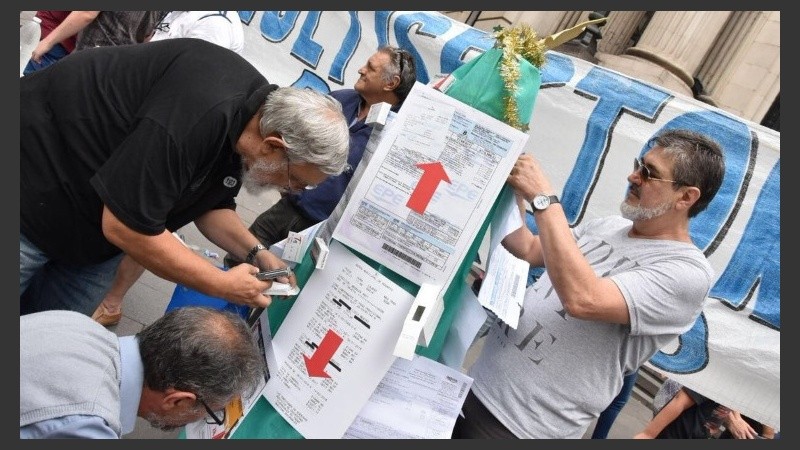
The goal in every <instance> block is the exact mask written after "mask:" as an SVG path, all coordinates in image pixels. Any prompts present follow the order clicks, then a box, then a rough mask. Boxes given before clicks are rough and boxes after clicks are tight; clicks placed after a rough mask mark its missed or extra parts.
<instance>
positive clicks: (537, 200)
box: [531, 194, 561, 212]
mask: <svg viewBox="0 0 800 450" xmlns="http://www.w3.org/2000/svg"><path fill="white" fill-rule="evenodd" d="M553 203H561V200H559V199H558V197H556V196H555V195H547V194H536V195H535V196H534V197H533V200H531V208H533V211H534V212H535V211H544V210H545V209H547V207H548V206H550V205H552V204H553Z"/></svg>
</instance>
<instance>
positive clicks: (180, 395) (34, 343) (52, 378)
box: [19, 307, 265, 439]
mask: <svg viewBox="0 0 800 450" xmlns="http://www.w3.org/2000/svg"><path fill="white" fill-rule="evenodd" d="M19 341H20V352H19V363H20V370H19V374H20V390H19V394H20V395H19V398H20V406H19V424H20V427H19V436H20V438H33V439H45V438H84V439H116V438H119V437H120V436H122V435H125V434H128V433H130V432H131V431H133V429H134V427H135V424H136V417H137V416H138V417H141V418H143V419H145V420H147V421H148V422H149V423H150V425H152V426H153V427H156V428H158V429H161V430H163V431H170V430H173V429H176V428H178V427H181V426H184V425H186V424H188V423H191V422H195V421H197V420H201V419H203V418H206V420H222V418H221V417H220V416H219V415H218V413H215V412H214V411H215V410H220V409H223V408H224V406H225V405H226V404H228V402H230V401H231V400H232V399H234V398H236V397H237V396H242V395H243V396H249V395H251V394H252V392H253V391H254V390H255V389H257V388H258V386H259V381H262V382H263V377H264V370H265V366H264V364H265V363H264V356H263V354H262V353H261V351H260V350H259V348H258V346H257V345H256V344H255V342H254V341H253V337H252V334H251V332H250V328H249V327H248V326H247V324H246V323H245V322H244V320H243V319H242V318H241V317H239V316H237V315H235V314H233V313H231V312H227V311H220V310H215V309H210V308H201V307H184V308H177V309H174V310H171V311H169V312H167V313H166V314H165V315H164V316H162V317H161V318H159V319H157V320H156V321H155V322H153V323H152V324H150V325H148V326H146V327H145V328H144V329H142V330H141V331H140V332H138V333H137V334H136V335H135V336H122V337H117V335H115V334H114V333H112V332H111V331H108V330H106V329H105V328H103V326H102V325H100V324H98V323H97V322H95V321H93V320H92V319H91V318H89V317H87V316H85V315H83V314H79V313H76V312H74V311H43V312H38V313H33V314H28V315H25V316H20V318H19ZM213 416H216V419H212V417H213Z"/></svg>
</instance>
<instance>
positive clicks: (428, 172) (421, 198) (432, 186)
mask: <svg viewBox="0 0 800 450" xmlns="http://www.w3.org/2000/svg"><path fill="white" fill-rule="evenodd" d="M417 167H419V168H420V169H422V176H421V177H420V179H419V182H418V183H417V187H415V188H414V192H412V193H411V197H409V199H408V203H406V206H408V207H409V208H411V209H413V210H414V211H416V212H418V213H420V214H425V209H426V208H427V207H428V203H430V201H431V198H433V193H434V192H436V188H437V187H438V186H439V182H440V181H442V180H444V181H446V182H448V183H450V178H449V177H448V176H447V172H445V171H444V167H442V163H440V162H439V161H436V162H432V163H419V164H417Z"/></svg>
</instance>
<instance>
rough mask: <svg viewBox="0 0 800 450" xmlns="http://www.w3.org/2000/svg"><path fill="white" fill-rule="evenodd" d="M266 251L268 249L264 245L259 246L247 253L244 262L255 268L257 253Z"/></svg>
mask: <svg viewBox="0 0 800 450" xmlns="http://www.w3.org/2000/svg"><path fill="white" fill-rule="evenodd" d="M266 249H267V247H264V246H263V245H261V244H258V245H256V246H255V247H253V248H251V249H250V251H249V252H248V253H247V257H245V259H244V260H245V261H246V262H247V264H251V265H253V266H255V265H256V264H255V260H256V253H258V252H260V251H261V250H266Z"/></svg>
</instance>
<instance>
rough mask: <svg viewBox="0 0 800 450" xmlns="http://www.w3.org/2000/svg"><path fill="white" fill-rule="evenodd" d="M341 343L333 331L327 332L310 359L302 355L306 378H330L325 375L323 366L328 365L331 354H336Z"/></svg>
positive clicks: (339, 337) (340, 339) (340, 338)
mask: <svg viewBox="0 0 800 450" xmlns="http://www.w3.org/2000/svg"><path fill="white" fill-rule="evenodd" d="M341 343H342V337H341V336H339V335H338V334H336V333H334V331H333V330H328V332H327V333H325V337H324V338H322V342H320V343H319V346H317V350H316V351H315V352H314V354H313V355H312V356H311V357H310V358H309V357H308V356H306V355H303V359H304V360H305V362H306V371H308V376H310V377H320V378H330V375H328V374H327V373H325V366H327V365H328V362H329V361H330V360H331V358H332V357H333V354H334V353H336V349H338V348H339V345H340V344H341Z"/></svg>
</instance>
